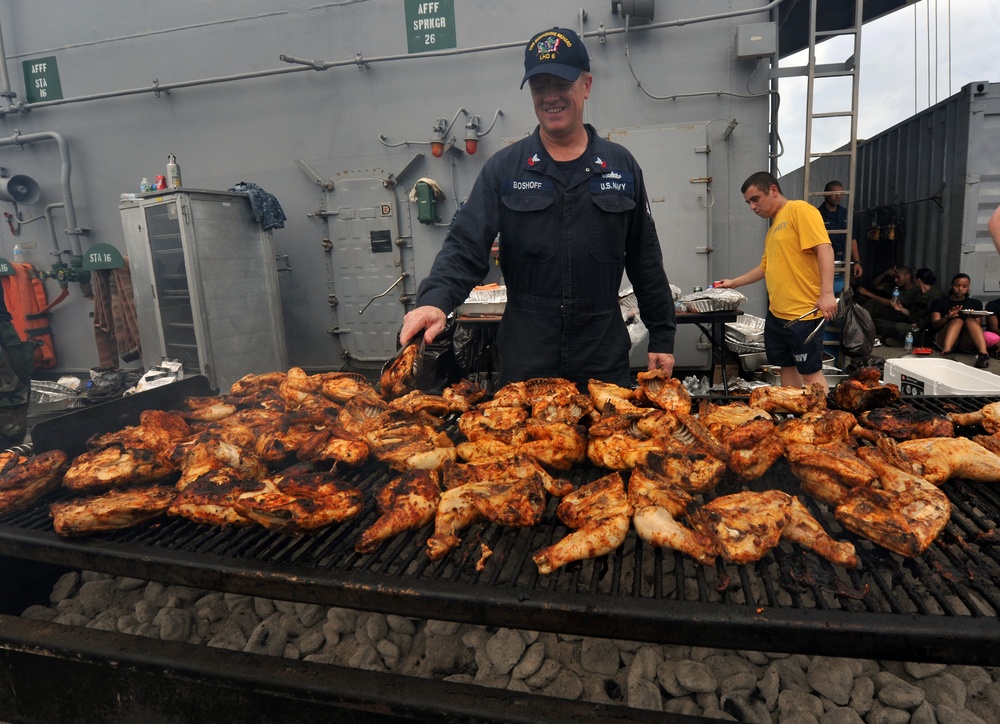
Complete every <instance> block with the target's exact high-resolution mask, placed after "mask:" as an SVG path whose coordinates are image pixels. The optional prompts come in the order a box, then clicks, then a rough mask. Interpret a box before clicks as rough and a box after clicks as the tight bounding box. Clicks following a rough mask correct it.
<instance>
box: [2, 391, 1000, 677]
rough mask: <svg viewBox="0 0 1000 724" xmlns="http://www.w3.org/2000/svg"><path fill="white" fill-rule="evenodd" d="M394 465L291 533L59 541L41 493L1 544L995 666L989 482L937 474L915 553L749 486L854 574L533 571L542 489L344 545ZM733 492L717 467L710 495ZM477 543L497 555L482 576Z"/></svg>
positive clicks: (202, 531) (337, 596) (653, 565)
mask: <svg viewBox="0 0 1000 724" xmlns="http://www.w3.org/2000/svg"><path fill="white" fill-rule="evenodd" d="M723 401H725V400H723ZM905 402H908V403H909V404H913V405H914V406H916V407H918V408H920V409H925V410H927V411H930V412H942V411H945V410H956V411H972V410H977V409H979V408H980V407H981V406H982V405H983V404H986V402H989V400H983V399H981V398H971V397H961V398H909V399H907V400H905ZM69 417H71V416H69ZM452 431H453V432H454V429H453V430H452ZM605 472H606V471H603V470H598V469H596V468H585V469H578V470H574V471H573V473H572V476H571V479H572V481H573V483H574V484H575V485H580V484H583V483H586V482H589V481H591V480H593V479H595V478H596V477H598V476H600V475H602V474H604V473H605ZM390 475H391V473H390V471H388V470H387V469H386V468H385V467H384V466H383V465H381V464H380V463H377V462H372V463H369V464H367V465H365V466H363V467H361V468H359V469H356V470H353V471H349V472H348V473H347V474H346V475H345V477H346V479H347V480H348V481H349V482H351V483H352V484H354V485H357V486H358V487H359V488H361V489H362V490H363V491H364V493H365V498H366V500H368V501H369V505H368V507H367V508H366V510H365V511H364V512H363V513H362V515H360V516H358V517H357V518H355V519H354V520H352V521H349V522H347V523H345V524H342V525H339V526H333V527H330V528H328V529H325V530H323V531H320V532H319V533H317V534H315V535H311V536H304V537H293V536H288V535H285V534H281V533H274V532H270V531H266V530H264V529H262V528H259V527H248V528H216V527H211V526H204V525H198V524H195V523H191V522H189V521H186V520H182V519H161V520H160V521H157V522H154V523H152V524H144V525H141V526H138V527H136V528H134V529H129V530H123V531H117V532H114V533H109V534H105V535H101V536H94V537H91V538H86V539H62V538H59V537H58V536H56V535H55V533H54V532H53V530H52V525H51V520H50V518H49V516H48V512H47V511H48V504H49V503H51V502H53V501H54V500H56V499H59V498H62V497H68V495H67V494H65V493H60V494H57V495H55V496H53V497H51V498H49V499H47V500H45V501H43V502H42V503H41V504H39V505H36V506H35V507H33V508H31V509H28V510H25V511H21V512H18V513H13V514H9V515H6V516H2V517H0V554H5V555H11V556H16V557H22V558H29V559H33V560H41V561H47V562H53V563H59V564H62V565H67V566H72V567H79V568H84V569H92V570H103V571H108V572H111V573H115V574H119V575H129V576H136V577H144V578H150V579H153V580H162V581H165V582H172V583H180V584H185V585H191V586H196V587H202V588H209V589H215V590H229V591H235V592H242V593H247V594H252V595H263V596H270V597H273V598H279V599H286V600H300V601H306V602H316V603H324V604H329V605H339V606H347V607H356V608H366V609H369V610H378V611H384V612H393V613H399V614H403V615H412V616H424V617H428V618H440V619H449V620H458V621H466V622H472V623H483V624H493V625H507V626H516V627H521V628H529V629H541V630H553V631H563V632H567V633H578V634H589V635H600V636H608V637H615V638H624V639H634V640H646V641H653V642H662V643H681V644H691V645H701V646H719V647H724V648H747V649H763V650H772V651H802V652H811V653H827V654H830V655H838V656H851V655H854V656H866V657H872V656H878V657H883V658H902V659H913V660H922V661H947V662H964V663H980V664H991V665H996V664H1000V646H998V644H1000V623H998V619H997V616H998V613H1000V558H998V554H1000V548H998V546H1000V536H998V534H997V531H996V522H997V518H998V515H1000V489H996V488H993V487H990V486H989V485H984V484H974V483H969V482H964V481H949V482H948V483H946V484H945V486H944V489H945V490H946V492H947V494H948V497H949V498H950V500H951V502H952V504H953V513H952V518H951V522H950V523H949V525H948V526H947V528H946V529H945V531H944V532H943V533H942V534H941V536H940V537H939V538H938V540H937V541H936V542H935V543H934V544H933V545H932V546H931V547H930V549H928V551H927V552H925V553H924V554H923V555H922V556H920V557H919V558H917V559H912V560H911V559H904V558H901V557H899V556H896V555H895V554H892V553H890V552H888V551H886V550H885V549H883V548H881V547H879V546H876V545H874V544H872V543H870V542H869V541H867V540H864V539H860V538H858V537H857V536H855V535H853V534H852V533H850V532H848V531H845V530H843V529H842V528H841V526H840V525H839V523H838V522H837V521H836V520H835V519H834V518H833V515H832V511H831V510H829V509H828V508H827V506H825V505H824V504H821V503H818V502H816V501H813V500H812V499H809V498H808V497H807V496H805V495H802V494H801V491H800V489H799V488H798V484H797V482H796V480H795V479H794V477H793V476H792V474H791V471H790V470H789V468H788V466H787V464H786V463H785V462H784V461H783V460H782V461H779V463H778V464H777V465H775V466H774V468H772V470H771V471H769V472H768V474H767V475H765V476H764V477H763V478H762V479H760V480H758V481H754V482H753V483H752V484H750V485H749V486H747V487H750V488H751V489H755V490H765V489H769V488H777V489H780V490H784V491H785V492H789V493H792V494H798V495H799V497H800V499H801V500H802V501H803V502H804V503H805V504H806V505H807V506H808V507H809V509H810V511H811V512H812V513H813V515H815V516H816V518H817V519H819V520H820V521H821V522H822V523H823V525H824V526H825V527H826V528H827V530H828V531H830V532H831V534H833V535H834V536H835V537H837V538H843V539H847V540H850V541H851V542H852V543H854V545H855V547H856V548H857V551H858V555H859V557H860V559H861V562H862V565H861V568H859V569H858V570H845V569H842V568H839V567H836V566H833V565H831V564H830V563H828V562H827V561H826V560H824V559H822V558H820V557H818V556H816V555H814V554H813V553H811V552H809V551H806V550H803V549H801V548H799V547H798V546H796V545H794V544H791V543H788V542H783V543H782V544H781V545H780V546H779V547H778V548H776V549H775V550H774V551H773V552H772V553H770V554H769V555H767V556H766V557H764V558H763V559H762V560H761V561H758V562H756V563H754V564H751V565H746V566H739V565H733V564H728V563H726V562H724V561H722V560H721V558H720V559H719V560H718V562H717V563H716V564H715V565H714V566H702V565H700V564H698V563H696V562H695V561H694V560H692V559H690V558H688V557H686V556H684V555H682V554H680V553H676V552H673V551H669V550H662V549H656V548H652V547H651V546H649V545H648V544H646V543H644V542H643V541H641V540H640V539H638V538H637V537H636V535H635V532H634V531H631V532H630V533H629V535H628V538H627V539H626V541H625V543H624V544H623V545H622V546H621V547H620V548H619V549H618V550H616V551H614V552H613V553H611V554H609V555H607V556H604V557H602V558H599V559H596V560H591V561H584V562H580V563H575V564H572V565H570V566H567V567H565V568H563V569H560V570H558V571H556V572H555V573H553V574H552V575H549V576H540V575H539V574H538V571H537V569H536V567H535V564H534V562H533V561H532V559H531V554H532V553H534V552H535V551H537V550H538V549H540V548H542V547H544V546H546V545H549V544H551V543H553V542H555V541H557V540H559V539H560V538H562V537H563V536H564V535H566V534H567V532H568V531H567V529H566V528H565V527H564V526H563V525H562V524H561V522H560V521H559V520H558V519H557V518H556V516H555V508H556V505H557V501H556V500H555V499H550V500H549V504H548V509H547V512H546V515H545V517H544V518H543V520H542V522H541V523H540V524H539V525H537V526H534V527H532V528H526V529H510V528H502V527H499V526H495V525H490V524H475V525H473V526H471V527H469V528H468V529H466V530H465V531H464V532H463V534H462V536H461V537H462V544H461V545H460V546H459V547H458V548H457V549H455V550H453V551H451V552H450V554H449V555H448V556H446V557H445V558H444V559H442V560H441V561H438V562H432V561H430V560H429V559H428V558H427V556H426V553H425V546H424V544H425V541H426V539H427V536H428V535H429V532H430V528H425V529H423V530H421V531H417V532H411V533H407V534H404V535H401V536H398V537H396V538H394V539H392V540H390V541H387V542H386V543H384V544H383V545H382V546H381V547H380V548H379V549H377V550H376V551H375V552H373V553H371V554H367V555H363V554H359V553H357V552H355V551H354V544H355V543H356V541H357V540H358V538H359V536H360V534H361V532H362V531H363V530H364V529H366V528H367V527H368V526H370V525H371V524H372V522H374V520H375V518H376V517H377V513H376V511H375V510H374V506H373V505H372V504H371V502H370V501H373V500H374V497H375V493H376V492H377V490H378V489H379V488H380V487H381V486H382V485H383V484H384V483H385V482H387V481H388V479H389V478H390ZM742 485H743V484H742V483H741V482H740V481H738V480H736V479H731V478H729V477H728V476H727V478H725V479H724V480H723V483H722V484H720V486H719V487H718V488H717V489H716V490H714V491H712V493H711V494H710V495H709V496H707V497H714V496H716V495H725V494H727V493H731V492H735V491H737V490H739V489H741V487H742ZM482 545H485V546H487V547H488V548H489V549H490V550H491V551H492V555H491V556H490V557H489V558H488V559H487V560H486V561H485V564H484V566H483V567H482V570H481V571H480V570H477V565H476V564H477V562H478V561H479V560H480V556H481V546H482ZM847 634H856V635H853V636H849V635H847Z"/></svg>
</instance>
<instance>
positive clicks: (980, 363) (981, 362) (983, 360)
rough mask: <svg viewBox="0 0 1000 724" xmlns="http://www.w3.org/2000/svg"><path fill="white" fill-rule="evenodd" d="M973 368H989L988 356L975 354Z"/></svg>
mask: <svg viewBox="0 0 1000 724" xmlns="http://www.w3.org/2000/svg"><path fill="white" fill-rule="evenodd" d="M974 366H975V367H978V368H979V369H983V368H984V367H989V366H990V356H989V355H988V354H986V353H985V352H984V353H983V354H977V355H976V363H975V365H974Z"/></svg>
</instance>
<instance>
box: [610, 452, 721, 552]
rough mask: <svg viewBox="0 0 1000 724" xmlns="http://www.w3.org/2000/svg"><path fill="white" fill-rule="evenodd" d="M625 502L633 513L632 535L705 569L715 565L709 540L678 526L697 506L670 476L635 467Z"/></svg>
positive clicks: (702, 535) (651, 468) (650, 468)
mask: <svg viewBox="0 0 1000 724" xmlns="http://www.w3.org/2000/svg"><path fill="white" fill-rule="evenodd" d="M628 502H629V504H630V505H631V506H632V508H633V510H634V512H633V514H632V524H633V526H635V532H636V534H638V536H639V537H640V538H642V539H643V540H644V541H646V542H647V543H649V544H650V545H653V546H657V547H659V548H670V549H672V550H677V551H681V552H682V553H686V554H687V555H689V556H691V557H692V558H694V559H695V560H696V561H698V562H699V563H702V564H704V565H707V566H710V565H712V564H713V563H715V556H716V552H715V543H714V542H713V541H712V539H711V538H709V537H708V536H706V535H704V534H702V533H700V532H698V531H696V530H693V529H691V528H688V527H687V526H685V525H683V524H682V523H681V522H680V521H681V520H683V519H684V518H685V517H687V511H688V509H689V508H690V507H696V506H697V503H696V502H695V499H694V498H692V497H691V495H690V494H688V493H687V492H685V491H684V490H681V488H680V487H678V486H677V485H675V484H674V483H673V478H672V477H671V476H669V475H664V474H663V473H661V472H660V471H658V470H656V469H655V468H654V467H651V466H639V467H637V468H636V469H635V470H633V471H632V475H631V476H630V477H629V481H628Z"/></svg>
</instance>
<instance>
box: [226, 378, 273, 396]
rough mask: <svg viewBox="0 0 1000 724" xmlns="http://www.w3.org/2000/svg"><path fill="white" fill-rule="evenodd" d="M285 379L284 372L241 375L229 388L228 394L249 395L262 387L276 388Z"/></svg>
mask: <svg viewBox="0 0 1000 724" xmlns="http://www.w3.org/2000/svg"><path fill="white" fill-rule="evenodd" d="M284 379H285V373H284V372H266V373H264V374H261V375H255V374H249V375H243V377H241V378H240V379H238V380H236V382H234V383H233V384H232V385H231V386H230V388H229V394H230V395H232V396H234V397H250V396H252V395H255V394H257V393H258V392H260V391H261V390H262V389H264V388H266V387H270V388H273V389H275V390H276V389H277V388H278V387H279V386H280V385H281V383H282V382H283V381H284Z"/></svg>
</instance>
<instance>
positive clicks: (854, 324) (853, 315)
mask: <svg viewBox="0 0 1000 724" xmlns="http://www.w3.org/2000/svg"><path fill="white" fill-rule="evenodd" d="M853 297H854V294H853V292H852V291H851V290H850V288H847V289H845V290H844V291H843V292H842V293H841V297H840V302H839V305H838V306H839V309H838V310H837V321H838V323H839V324H840V329H841V331H840V350H841V352H843V353H844V354H845V355H847V356H848V357H867V356H868V355H870V354H871V353H872V349H874V348H875V337H876V334H877V333H876V331H875V322H873V321H872V316H871V315H870V314H869V313H868V310H867V309H865V308H864V307H862V306H861V305H859V304H856V303H855V302H854V299H853Z"/></svg>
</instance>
